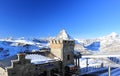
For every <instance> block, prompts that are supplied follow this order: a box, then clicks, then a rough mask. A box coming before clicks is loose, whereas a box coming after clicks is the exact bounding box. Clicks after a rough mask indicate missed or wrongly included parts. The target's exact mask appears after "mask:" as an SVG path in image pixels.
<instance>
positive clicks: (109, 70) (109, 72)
mask: <svg viewBox="0 0 120 76" xmlns="http://www.w3.org/2000/svg"><path fill="white" fill-rule="evenodd" d="M110 75H111V69H110V65H109V66H108V76H110Z"/></svg>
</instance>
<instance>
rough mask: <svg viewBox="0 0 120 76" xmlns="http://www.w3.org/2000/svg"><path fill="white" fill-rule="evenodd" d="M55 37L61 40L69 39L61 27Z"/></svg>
mask: <svg viewBox="0 0 120 76" xmlns="http://www.w3.org/2000/svg"><path fill="white" fill-rule="evenodd" d="M56 39H63V40H69V39H71V38H70V36H69V35H68V34H67V32H66V30H65V29H62V30H61V31H60V33H59V34H58V36H57V37H56Z"/></svg>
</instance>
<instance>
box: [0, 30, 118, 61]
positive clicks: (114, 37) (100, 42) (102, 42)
mask: <svg viewBox="0 0 120 76" xmlns="http://www.w3.org/2000/svg"><path fill="white" fill-rule="evenodd" d="M50 39H64V40H71V39H72V40H73V39H74V40H75V43H76V44H75V50H77V51H80V52H81V53H82V54H90V53H91V54H92V53H112V52H114V53H116V52H119V51H120V37H119V35H118V34H117V33H115V32H113V33H111V34H109V35H107V36H103V37H99V38H96V39H76V38H73V37H71V36H70V35H69V34H68V33H67V32H66V31H65V30H64V29H63V30H62V31H60V33H59V34H58V35H57V36H56V37H49V38H42V39H37V38H33V39H25V38H18V39H13V38H11V37H10V38H3V39H0V60H1V59H4V58H6V57H9V56H13V55H16V54H17V53H19V52H25V51H38V50H40V49H41V48H49V40H50Z"/></svg>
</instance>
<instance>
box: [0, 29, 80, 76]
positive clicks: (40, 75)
mask: <svg viewBox="0 0 120 76" xmlns="http://www.w3.org/2000/svg"><path fill="white" fill-rule="evenodd" d="M60 34H61V36H60V38H59V36H58V37H57V38H55V39H52V40H50V46H49V47H50V50H47V51H39V52H38V51H37V52H29V53H28V52H27V53H20V54H18V55H17V56H13V57H10V58H8V59H5V60H2V61H0V76H73V75H76V76H78V75H79V64H78V63H79V53H78V55H77V54H76V55H75V54H74V45H75V41H74V40H72V39H69V38H68V36H67V33H66V32H65V30H62V31H61V32H60Z"/></svg>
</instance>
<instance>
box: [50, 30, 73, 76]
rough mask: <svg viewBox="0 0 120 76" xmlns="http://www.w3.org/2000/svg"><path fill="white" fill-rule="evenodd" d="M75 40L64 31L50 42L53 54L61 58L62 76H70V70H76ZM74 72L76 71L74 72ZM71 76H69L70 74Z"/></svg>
mask: <svg viewBox="0 0 120 76" xmlns="http://www.w3.org/2000/svg"><path fill="white" fill-rule="evenodd" d="M74 45H75V42H74V40H72V39H70V37H69V35H68V34H67V33H66V31H65V30H62V31H61V32H60V34H59V35H58V36H57V37H56V38H55V39H53V40H51V41H50V48H51V53H52V54H54V55H55V56H56V57H57V58H59V59H60V60H61V62H62V69H61V70H62V74H63V75H62V76H70V75H72V73H71V74H70V73H69V72H70V68H69V67H71V66H72V70H75V69H74V68H75V66H74ZM72 72H74V71H72ZM67 73H68V74H70V75H68V74H67Z"/></svg>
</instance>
